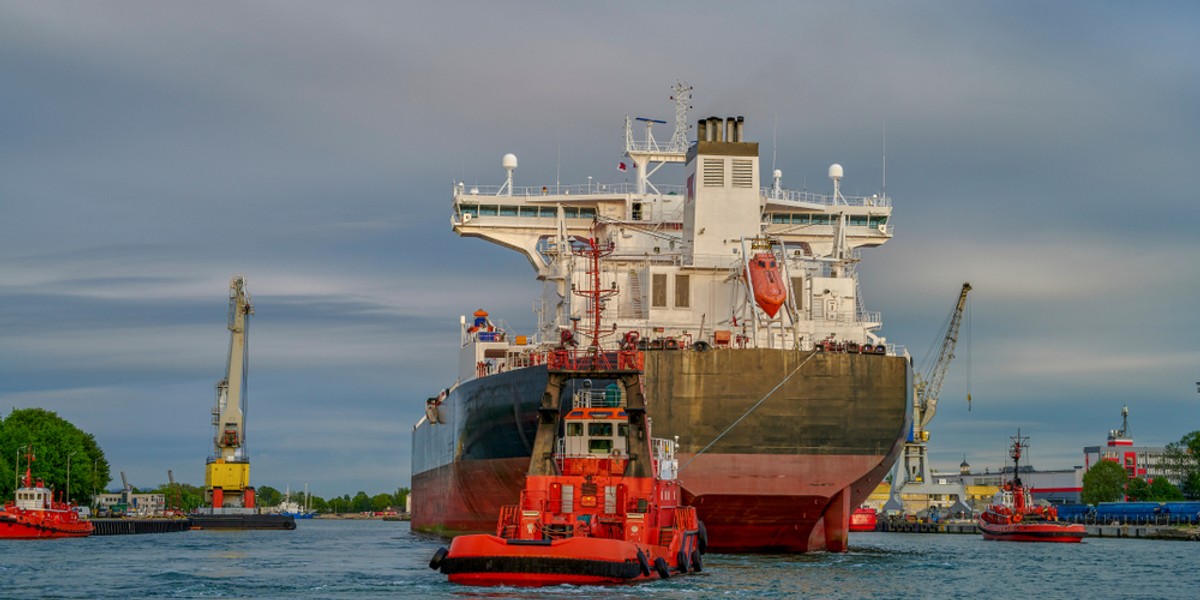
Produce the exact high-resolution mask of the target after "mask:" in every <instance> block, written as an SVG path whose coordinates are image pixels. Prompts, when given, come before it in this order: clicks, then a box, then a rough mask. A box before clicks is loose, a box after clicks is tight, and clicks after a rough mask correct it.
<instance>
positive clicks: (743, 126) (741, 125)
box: [733, 115, 746, 142]
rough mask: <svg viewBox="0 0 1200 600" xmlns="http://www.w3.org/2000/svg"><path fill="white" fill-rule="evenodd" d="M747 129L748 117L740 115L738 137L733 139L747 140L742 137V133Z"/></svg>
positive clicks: (737, 128)
mask: <svg viewBox="0 0 1200 600" xmlns="http://www.w3.org/2000/svg"><path fill="white" fill-rule="evenodd" d="M745 129H746V117H743V116H740V115H739V116H738V118H737V127H736V132H737V139H736V140H733V141H735V142H743V141H745V139H744V138H742V133H743V132H744V131H745Z"/></svg>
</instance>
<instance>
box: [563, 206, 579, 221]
mask: <svg viewBox="0 0 1200 600" xmlns="http://www.w3.org/2000/svg"><path fill="white" fill-rule="evenodd" d="M563 215H564V216H565V217H566V218H568V219H577V218H579V208H578V207H576V206H568V207H565V208H563Z"/></svg>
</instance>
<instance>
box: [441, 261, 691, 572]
mask: <svg viewBox="0 0 1200 600" xmlns="http://www.w3.org/2000/svg"><path fill="white" fill-rule="evenodd" d="M605 250H606V248H602V247H600V246H599V245H598V244H597V242H596V240H595V239H591V240H589V243H588V248H587V249H584V250H581V251H580V253H581V254H588V255H589V258H590V259H591V261H592V263H591V267H592V271H591V272H590V274H591V275H592V278H593V281H592V284H593V285H592V289H591V290H586V291H580V290H576V293H577V294H580V295H584V296H588V298H589V302H590V304H589V306H591V307H595V308H592V309H591V311H590V312H592V313H593V315H589V316H594V317H595V320H594V322H595V323H596V324H598V323H599V318H600V315H599V312H600V310H601V309H600V307H602V306H603V299H604V295H605V294H606V293H608V291H609V290H605V289H601V287H600V285H599V275H600V272H599V257H600V256H601V255H602V254H603V253H604V251H605ZM590 325H591V324H589V327H588V328H587V329H584V330H582V332H583V333H584V334H585V335H590V336H591V338H592V342H591V344H590V345H589V346H588V347H586V348H583V349H576V348H575V347H574V345H575V344H576V342H575V334H574V333H572V332H569V331H564V334H563V336H562V338H563V339H562V341H563V343H562V345H561V346H560V347H559V348H558V349H555V350H553V351H551V352H549V353H547V355H546V363H547V373H548V381H547V383H546V390H545V393H544V394H543V396H542V402H541V405H540V408H539V418H538V429H537V434H536V437H535V439H534V442H533V452H532V457H531V458H530V463H529V471H528V474H527V476H526V479H525V489H524V490H522V491H521V494H520V503H519V504H518V505H510V506H505V507H503V508H502V509H501V512H500V517H499V522H498V523H497V525H496V534H495V535H489V534H477V535H462V536H458V537H456V538H454V540H453V541H452V542H451V544H450V548H449V549H447V548H441V549H439V550H438V551H437V553H436V554H434V556H433V559H432V560H431V561H430V563H429V566H430V568H433V569H436V570H439V571H441V572H442V573H444V574H446V575H448V576H449V579H450V581H451V582H453V583H459V584H466V585H480V586H495V585H512V586H545V585H561V584H573V585H594V584H608V583H624V582H632V581H638V580H646V579H654V578H661V579H667V578H668V577H670V576H671V573H672V572H679V573H685V572H687V571H688V570H689V569H690V570H692V571H695V572H699V571H700V570H701V569H702V568H703V565H702V563H701V558H700V556H701V554H703V553H704V551H705V549H706V547H707V539H706V533H705V531H704V526H703V524H701V523H700V521H699V519H697V517H696V510H695V509H694V508H691V507H684V506H681V504H682V500H681V498H682V493H681V487H680V484H679V482H678V481H677V480H676V479H675V475H676V471H677V470H678V463H677V462H676V460H675V443H676V442H674V441H670V440H662V439H653V438H651V437H650V419H648V418H647V417H646V397H645V392H644V386H643V382H642V371H643V365H644V362H643V361H644V357H643V355H642V353H641V352H639V351H638V350H637V334H636V333H635V332H630V333H627V334H626V335H625V338H624V340H623V341H622V344H621V348H620V349H619V350H616V351H606V350H602V349H601V348H600V344H599V339H600V337H602V336H603V335H604V334H605V333H607V332H602V331H600V330H599V328H598V327H591V326H590ZM564 395H566V397H569V398H570V402H569V403H568V402H564ZM564 413H565V414H564Z"/></svg>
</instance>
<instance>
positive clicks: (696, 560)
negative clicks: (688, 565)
mask: <svg viewBox="0 0 1200 600" xmlns="http://www.w3.org/2000/svg"><path fill="white" fill-rule="evenodd" d="M703 570H704V563H703V562H701V561H700V551H699V550H692V571H695V572H696V573H699V572H700V571H703Z"/></svg>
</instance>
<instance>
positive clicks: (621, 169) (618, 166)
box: [617, 162, 625, 171]
mask: <svg viewBox="0 0 1200 600" xmlns="http://www.w3.org/2000/svg"><path fill="white" fill-rule="evenodd" d="M617 170H618V171H624V170H625V163H623V162H620V163H617Z"/></svg>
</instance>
